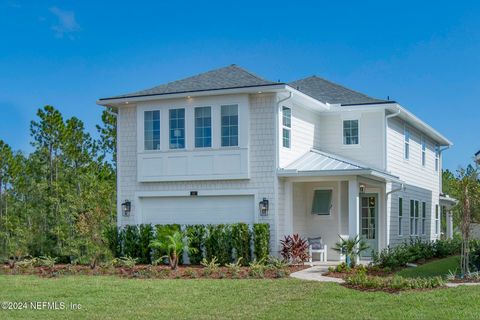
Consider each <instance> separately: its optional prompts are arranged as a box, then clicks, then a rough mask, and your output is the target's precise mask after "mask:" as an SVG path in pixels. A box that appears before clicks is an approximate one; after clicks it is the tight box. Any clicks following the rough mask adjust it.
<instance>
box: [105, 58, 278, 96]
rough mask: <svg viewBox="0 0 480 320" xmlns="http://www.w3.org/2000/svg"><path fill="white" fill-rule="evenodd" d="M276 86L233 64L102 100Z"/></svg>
mask: <svg viewBox="0 0 480 320" xmlns="http://www.w3.org/2000/svg"><path fill="white" fill-rule="evenodd" d="M275 84H280V83H278V82H273V81H269V80H266V79H263V78H260V77H259V76H257V75H254V74H253V73H251V72H249V71H247V70H245V69H243V68H240V67H239V66H237V65H234V64H232V65H229V66H227V67H223V68H219V69H215V70H211V71H207V72H204V73H200V74H198V75H195V76H192V77H188V78H185V79H182V80H177V81H172V82H169V83H166V84H162V85H159V86H156V87H153V88H150V89H147V90H142V91H137V92H132V93H128V94H123V95H119V96H114V97H110V98H103V99H100V100H106V99H116V98H129V97H141V96H149V95H163V94H172V93H184V92H196V91H208V90H220V89H233V88H245V87H256V86H268V85H275Z"/></svg>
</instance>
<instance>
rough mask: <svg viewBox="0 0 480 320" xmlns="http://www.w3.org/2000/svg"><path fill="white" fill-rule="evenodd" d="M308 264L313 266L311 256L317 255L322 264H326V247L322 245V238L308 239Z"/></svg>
mask: <svg viewBox="0 0 480 320" xmlns="http://www.w3.org/2000/svg"><path fill="white" fill-rule="evenodd" d="M307 240H308V256H309V263H310V265H313V254H314V253H318V254H319V255H320V257H319V259H320V261H322V262H327V245H326V244H325V243H323V241H322V237H317V238H308V239H307Z"/></svg>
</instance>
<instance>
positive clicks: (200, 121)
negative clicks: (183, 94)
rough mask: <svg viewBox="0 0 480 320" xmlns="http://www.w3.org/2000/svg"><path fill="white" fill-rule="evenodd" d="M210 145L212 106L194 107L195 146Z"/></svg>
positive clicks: (203, 146) (207, 146) (205, 146)
mask: <svg viewBox="0 0 480 320" xmlns="http://www.w3.org/2000/svg"><path fill="white" fill-rule="evenodd" d="M211 146H212V108H211V107H199V108H195V148H209V147H211Z"/></svg>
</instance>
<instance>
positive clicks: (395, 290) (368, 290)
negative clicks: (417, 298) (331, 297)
mask: <svg viewBox="0 0 480 320" xmlns="http://www.w3.org/2000/svg"><path fill="white" fill-rule="evenodd" d="M341 285H342V286H344V287H345V288H349V289H354V290H358V291H362V292H386V293H393V294H399V293H402V292H411V291H432V290H438V289H446V288H447V287H446V286H444V287H437V288H422V289H403V290H400V289H393V288H365V287H362V286H354V285H351V284H346V283H342V284H341Z"/></svg>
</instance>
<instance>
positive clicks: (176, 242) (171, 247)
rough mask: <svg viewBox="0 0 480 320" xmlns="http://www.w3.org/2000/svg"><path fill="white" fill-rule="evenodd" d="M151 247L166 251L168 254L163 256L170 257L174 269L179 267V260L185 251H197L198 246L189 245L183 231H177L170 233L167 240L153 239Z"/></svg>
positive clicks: (171, 266)
mask: <svg viewBox="0 0 480 320" xmlns="http://www.w3.org/2000/svg"><path fill="white" fill-rule="evenodd" d="M150 247H151V248H153V249H158V250H160V251H164V252H166V253H167V254H166V255H165V256H163V257H161V258H165V257H166V258H168V260H169V263H170V268H171V269H172V270H175V269H177V266H178V260H179V258H180V256H181V255H182V254H183V252H184V251H186V252H188V253H196V252H197V249H196V248H190V247H189V241H188V239H187V238H186V237H185V235H184V234H183V232H179V231H176V232H174V233H173V234H172V235H168V236H167V237H166V239H165V241H160V240H158V239H157V240H153V241H151V242H150Z"/></svg>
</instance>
